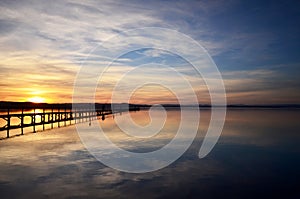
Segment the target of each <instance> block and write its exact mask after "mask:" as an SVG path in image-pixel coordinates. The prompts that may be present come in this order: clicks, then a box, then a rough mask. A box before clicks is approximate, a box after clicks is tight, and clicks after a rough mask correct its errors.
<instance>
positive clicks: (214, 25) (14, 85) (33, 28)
mask: <svg viewBox="0 0 300 199" xmlns="http://www.w3.org/2000/svg"><path fill="white" fill-rule="evenodd" d="M299 10H300V2H299V1H235V0H232V1H231V0H230V1H225V0H224V1H223V0H219V1H138V0H132V1H72V0H69V1H59V0H57V1H56V0H54V1H46V0H45V1H26V0H25V1H10V0H2V1H0V43H1V44H0V52H1V53H0V56H1V59H0V69H1V73H0V75H1V78H0V96H1V98H0V101H35V102H48V103H57V102H59V103H62V102H72V93H73V86H74V81H75V79H76V74H77V73H78V72H79V69H80V68H81V67H83V68H84V69H86V71H89V72H90V73H93V72H94V71H93V70H95V71H99V70H98V69H104V68H105V67H106V66H107V64H109V63H108V60H109V59H111V58H112V56H113V55H112V54H110V52H111V49H109V50H104V49H99V46H100V48H101V44H102V42H104V41H106V40H108V39H109V38H111V37H112V36H114V35H117V34H119V35H122V37H123V36H124V34H123V32H124V31H125V32H126V31H127V30H130V29H135V28H143V27H159V28H168V29H172V30H176V31H179V32H181V33H183V34H185V35H187V36H189V37H191V38H193V39H194V40H196V41H197V42H199V44H201V45H202V46H203V47H204V48H205V49H206V50H207V52H208V53H209V54H210V56H211V57H212V59H213V60H214V62H215V63H216V65H217V67H218V69H219V71H220V72H221V75H222V77H223V80H224V83H225V88H226V92H227V102H228V103H229V104H283V103H293V104H295V103H300V78H299V75H300V26H299V24H300V11H299ZM172 36H173V35H169V34H167V35H164V34H162V35H160V37H159V39H158V38H152V37H151V36H150V37H147V36H145V35H144V37H142V39H140V40H139V41H140V42H144V43H151V42H152V41H155V42H162V43H163V42H164V41H170V42H169V43H168V45H170V46H176V45H180V47H181V48H182V49H183V50H185V52H187V53H188V52H190V51H191V52H192V50H193V49H189V46H184V44H181V43H180V44H179V43H178V41H176V40H175V39H173V40H172V39H170V38H172ZM123 41H126V37H124V38H123ZM122 45H123V46H122V47H123V48H124V49H126V48H127V47H129V46H126V45H129V44H128V43H126V42H122ZM102 47H104V46H102ZM95 48H96V50H95ZM145 64H149V65H148V66H147V67H145V69H144V72H145V73H144V74H143V73H141V71H137V72H136V73H132V77H130V78H128V80H126V83H125V84H126V86H128V87H129V86H130V85H134V84H135V83H136V81H137V79H147V78H148V79H152V80H153V79H165V80H166V81H168V82H172V84H174V85H178V89H179V90H180V88H181V87H180V85H181V83H180V82H179V80H178V78H176V77H175V76H172V74H170V72H169V71H168V70H166V68H164V67H163V66H162V65H163V64H167V65H169V66H171V67H173V68H174V69H176V71H180V72H182V74H183V76H184V77H185V78H186V79H187V80H188V81H190V83H191V85H192V86H193V88H194V90H195V92H196V95H197V97H198V101H199V103H201V104H205V103H209V102H210V101H209V96H208V93H207V89H206V87H205V84H204V81H203V80H202V79H201V78H200V77H199V76H198V75H195V74H194V72H193V68H192V66H191V65H190V64H189V63H187V62H186V61H185V60H184V59H182V58H181V57H180V56H177V55H174V54H172V53H167V52H164V51H160V50H157V49H140V50H137V51H134V52H129V53H127V54H124V55H122V56H121V57H119V60H117V61H115V62H114V63H113V64H112V67H111V68H110V70H108V71H107V73H106V75H104V76H103V78H102V79H101V81H100V82H99V86H98V88H97V93H96V101H97V102H109V101H110V95H111V91H112V89H113V86H114V85H116V83H117V80H118V77H121V76H122V75H123V74H124V72H126V71H130V70H132V69H134V68H136V67H137V66H140V65H145ZM180 95H183V96H184V97H188V96H185V95H187V94H186V93H185V92H184V90H182V91H180ZM82 97H83V99H84V95H83V96H82ZM83 101H84V100H83ZM131 102H133V103H147V104H152V103H177V101H176V97H175V96H174V93H172V92H171V91H169V90H168V89H166V88H164V87H162V86H159V85H154V84H153V85H151V84H149V85H147V86H145V87H142V88H139V89H137V90H136V92H135V93H134V95H133V97H132V101H131Z"/></svg>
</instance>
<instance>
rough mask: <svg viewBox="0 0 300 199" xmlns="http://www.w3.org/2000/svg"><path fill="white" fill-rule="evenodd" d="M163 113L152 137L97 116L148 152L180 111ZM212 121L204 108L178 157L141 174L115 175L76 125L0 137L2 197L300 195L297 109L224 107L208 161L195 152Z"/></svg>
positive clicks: (142, 115) (139, 117)
mask: <svg viewBox="0 0 300 199" xmlns="http://www.w3.org/2000/svg"><path fill="white" fill-rule="evenodd" d="M167 113H168V119H167V121H166V125H165V127H164V128H163V130H162V132H160V133H159V134H157V135H155V137H153V138H150V139H137V138H133V137H130V136H128V135H126V134H124V133H123V132H121V131H120V129H119V128H118V127H117V126H116V125H115V124H114V120H113V117H108V118H106V120H105V121H101V120H99V124H100V125H101V126H102V128H103V129H105V132H107V133H106V135H108V137H109V138H110V139H111V140H112V141H113V142H114V143H116V144H117V145H118V146H120V147H122V148H124V149H126V150H130V151H134V152H148V151H153V150H157V149H158V148H160V147H162V146H164V145H165V144H166V143H168V142H169V141H170V140H171V139H172V138H173V137H174V131H173V130H176V129H177V128H178V122H179V121H180V118H179V116H180V114H179V112H178V111H176V110H172V111H168V112H167ZM128 114H129V113H123V114H122V115H117V116H116V117H127V116H128ZM130 114H131V115H132V117H133V119H134V121H135V122H136V123H139V124H141V125H145V124H147V123H148V122H149V120H150V119H149V116H148V112H147V111H140V112H136V113H130ZM209 118H210V111H209V110H202V111H201V122H200V128H199V132H198V135H197V137H196V139H195V141H194V143H193V144H192V146H191V147H190V148H189V150H188V151H187V152H186V153H185V154H184V155H183V156H182V157H181V158H179V159H178V160H177V161H176V162H174V163H173V164H171V165H170V166H168V167H166V168H164V169H161V170H158V171H155V172H151V173H145V174H128V173H123V172H119V171H116V170H114V169H111V168H108V167H106V166H105V165H103V164H101V163H100V162H98V161H97V160H96V159H95V158H94V157H93V156H92V155H90V154H89V152H88V151H87V150H86V149H85V148H84V146H83V145H82V144H81V142H80V139H79V138H78V135H77V133H76V129H75V126H69V127H65V128H59V129H53V130H46V131H43V132H40V133H37V134H27V135H24V136H20V137H14V138H11V139H6V140H1V141H0V152H1V156H0V193H1V197H3V198H8V197H10V198H12V197H19V198H28V197H39V198H43V197H50V196H51V197H54V198H76V197H79V198H80V197H89V198H116V197H117V198H136V197H141V196H142V197H143V198H218V197H231V198H232V197H239V198H254V197H255V198H264V197H271V196H277V197H282V198H290V197H294V198H295V197H297V196H299V190H298V188H299V182H298V179H299V177H300V172H299V168H300V146H299V140H300V135H299V129H300V123H299V122H298V118H300V111H299V110H249V109H248V110H243V109H239V110H228V113H227V118H226V123H225V127H224V130H223V133H222V136H221V138H220V140H219V142H218V143H217V145H216V146H215V148H214V149H213V151H212V152H211V153H210V154H209V155H208V156H207V157H206V158H204V159H199V158H198V156H197V154H198V151H199V148H200V145H201V143H202V139H203V136H204V135H205V132H206V130H207V126H208V123H209ZM80 125H86V126H88V123H82V124H80ZM103 147H105V146H103Z"/></svg>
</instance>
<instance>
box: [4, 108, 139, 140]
mask: <svg viewBox="0 0 300 199" xmlns="http://www.w3.org/2000/svg"><path fill="white" fill-rule="evenodd" d="M58 107H59V108H57V106H53V107H52V108H51V106H49V104H47V106H45V107H43V108H42V107H38V108H37V107H33V108H32V109H31V111H30V112H29V113H28V111H24V110H26V109H28V107H26V109H25V108H21V109H18V110H19V111H18V112H15V111H12V110H13V109H11V108H7V110H6V112H2V114H0V119H2V120H4V121H5V123H6V124H4V125H3V126H1V127H0V131H6V138H9V137H10V130H12V129H20V131H21V132H20V134H19V135H23V134H24V128H27V127H32V132H33V133H36V126H42V128H43V130H45V125H47V124H50V125H51V129H53V128H54V125H53V124H55V123H57V125H56V126H57V127H58V128H59V127H61V126H67V125H71V124H72V121H73V124H74V123H75V124H76V123H81V122H91V121H92V120H97V119H102V120H104V119H105V116H106V115H111V114H116V113H121V112H125V111H137V110H139V107H137V106H129V109H128V108H127V110H126V109H122V108H121V107H120V108H119V109H116V110H115V109H114V110H113V111H112V109H111V108H110V106H109V107H108V106H104V105H101V106H100V107H101V108H99V106H96V108H95V109H84V108H82V109H75V110H72V108H71V106H70V105H68V106H65V107H64V108H63V106H62V105H60V106H58ZM83 107H85V106H83ZM2 110H3V109H2ZM37 110H38V111H37ZM3 113H4V114H3ZM16 119H17V121H19V123H17V124H12V120H14V121H15V120H16ZM61 123H63V125H61Z"/></svg>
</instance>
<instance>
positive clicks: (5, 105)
mask: <svg viewBox="0 0 300 199" xmlns="http://www.w3.org/2000/svg"><path fill="white" fill-rule="evenodd" d="M122 104H123V105H128V104H126V103H120V104H116V105H122ZM76 106H82V107H91V108H92V107H93V106H95V108H98V109H100V108H103V107H105V108H108V107H111V104H109V103H95V104H92V103H80V104H76ZM129 106H135V107H139V108H150V107H151V106H153V105H150V104H129ZM161 106H163V107H165V108H180V107H187V108H192V107H197V105H182V106H180V105H179V104H161ZM198 106H199V108H211V105H209V104H199V105H198ZM215 107H218V106H215ZM219 107H220V108H222V107H223V106H219ZM226 107H227V108H270V109H273V108H274V109H279V108H289V109H293V108H296V109H298V108H300V104H257V105H255V104H254V105H247V104H228V105H227V106H226ZM20 108H24V109H34V108H35V109H40V108H41V109H43V108H44V109H47V108H57V109H64V108H67V109H72V103H33V102H11V101H0V109H20Z"/></svg>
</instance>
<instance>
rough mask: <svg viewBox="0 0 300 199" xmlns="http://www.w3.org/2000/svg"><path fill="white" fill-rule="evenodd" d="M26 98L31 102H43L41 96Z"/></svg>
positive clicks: (43, 99)
mask: <svg viewBox="0 0 300 199" xmlns="http://www.w3.org/2000/svg"><path fill="white" fill-rule="evenodd" d="M28 100H29V101H30V102H33V103H43V102H45V98H42V97H32V98H29V99H28Z"/></svg>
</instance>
